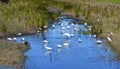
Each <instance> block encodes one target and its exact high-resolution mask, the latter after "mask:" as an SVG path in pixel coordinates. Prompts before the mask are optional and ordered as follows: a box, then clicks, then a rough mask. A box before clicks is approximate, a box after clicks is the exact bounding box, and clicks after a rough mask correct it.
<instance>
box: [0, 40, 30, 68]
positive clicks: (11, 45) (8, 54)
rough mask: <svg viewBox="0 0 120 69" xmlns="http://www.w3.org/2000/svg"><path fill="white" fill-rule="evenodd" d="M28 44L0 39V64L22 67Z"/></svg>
mask: <svg viewBox="0 0 120 69" xmlns="http://www.w3.org/2000/svg"><path fill="white" fill-rule="evenodd" d="M28 49H29V46H28V45H25V44H22V43H16V42H11V41H6V40H3V39H0V65H5V66H15V67H22V66H23V64H24V60H25V56H24V54H23V53H24V52H25V51H26V50H28Z"/></svg>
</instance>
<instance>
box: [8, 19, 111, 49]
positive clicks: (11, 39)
mask: <svg viewBox="0 0 120 69" xmlns="http://www.w3.org/2000/svg"><path fill="white" fill-rule="evenodd" d="M58 24H59V25H60V26H61V28H60V30H61V31H64V32H61V34H62V35H63V37H65V38H66V39H70V38H72V37H74V36H75V35H74V34H71V33H69V32H65V30H66V29H73V30H74V31H79V28H78V27H79V24H75V23H72V22H71V23H70V24H71V25H72V26H75V27H71V26H69V25H67V24H63V23H62V22H60V21H59V22H58ZM87 26H88V24H87V23H84V27H87ZM44 27H45V28H46V26H44ZM55 27H56V26H55V24H52V28H53V29H55ZM88 30H89V31H91V28H88ZM44 31H46V30H44ZM38 33H40V31H39V30H38ZM16 35H22V33H18V34H16ZM112 35H113V33H112V32H111V33H110V34H109V35H108V36H107V38H106V39H107V40H108V41H109V42H111V41H112V39H111V38H112ZM93 37H94V38H96V35H95V34H94V35H93ZM7 40H9V41H16V40H17V38H16V37H12V38H11V37H9V38H7ZM21 41H22V42H23V43H24V41H25V38H21ZM78 42H79V43H81V42H82V40H81V39H80V38H78ZM102 42H103V41H102V40H100V39H98V40H96V43H97V44H102ZM43 43H44V47H45V49H46V50H47V51H52V48H51V47H49V46H47V44H48V40H47V39H44V40H43ZM63 46H69V42H64V44H63V45H60V44H58V45H57V48H62V47H63Z"/></svg>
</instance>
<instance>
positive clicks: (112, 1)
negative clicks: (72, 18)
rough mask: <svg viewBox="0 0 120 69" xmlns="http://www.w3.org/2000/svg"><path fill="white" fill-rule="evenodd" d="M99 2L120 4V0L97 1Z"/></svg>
mask: <svg viewBox="0 0 120 69" xmlns="http://www.w3.org/2000/svg"><path fill="white" fill-rule="evenodd" d="M96 1H98V2H108V3H109V2H110V3H120V0H96Z"/></svg>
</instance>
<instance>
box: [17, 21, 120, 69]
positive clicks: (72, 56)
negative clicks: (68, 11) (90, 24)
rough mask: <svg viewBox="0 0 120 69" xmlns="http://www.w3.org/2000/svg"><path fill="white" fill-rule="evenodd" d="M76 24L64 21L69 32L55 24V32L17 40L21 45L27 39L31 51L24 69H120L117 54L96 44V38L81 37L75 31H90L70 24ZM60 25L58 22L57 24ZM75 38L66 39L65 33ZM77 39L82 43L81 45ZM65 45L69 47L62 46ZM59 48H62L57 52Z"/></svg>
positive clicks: (81, 26)
mask: <svg viewBox="0 0 120 69" xmlns="http://www.w3.org/2000/svg"><path fill="white" fill-rule="evenodd" d="M71 22H76V20H74V19H62V20H61V23H62V24H63V25H64V26H70V27H71V28H70V29H66V30H64V31H61V30H60V28H61V27H62V26H60V25H57V24H55V29H52V28H49V29H48V30H47V32H46V33H45V34H34V35H30V36H23V37H18V38H17V39H18V40H17V42H21V38H25V40H26V41H28V42H29V43H30V47H31V49H30V50H28V51H27V52H25V55H26V56H27V59H26V61H25V66H24V68H25V69H120V62H119V61H118V60H117V58H116V54H115V53H114V52H113V51H112V50H111V48H110V47H109V46H107V45H105V41H104V40H102V41H103V43H102V44H97V43H96V40H97V39H99V38H94V37H93V35H90V34H89V35H85V34H80V31H74V30H73V28H75V27H76V28H78V29H81V30H84V31H87V29H86V27H85V26H84V25H71V24H69V23H71ZM55 23H57V22H55ZM61 32H62V33H65V32H67V33H70V34H74V37H72V38H66V37H64V36H63V34H62V33H61ZM43 35H45V36H46V39H47V41H48V44H47V46H49V47H51V48H52V51H47V50H46V49H45V47H44V43H43ZM78 38H80V39H81V40H82V42H81V43H80V42H79V41H78ZM65 42H68V43H69V46H63V44H64V43H65ZM57 44H60V45H62V48H57Z"/></svg>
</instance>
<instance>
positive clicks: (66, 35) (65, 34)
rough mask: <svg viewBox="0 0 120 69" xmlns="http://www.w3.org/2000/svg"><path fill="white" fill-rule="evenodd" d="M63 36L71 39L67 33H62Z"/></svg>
mask: <svg viewBox="0 0 120 69" xmlns="http://www.w3.org/2000/svg"><path fill="white" fill-rule="evenodd" d="M63 36H65V37H71V35H70V34H69V33H64V34H63Z"/></svg>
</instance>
